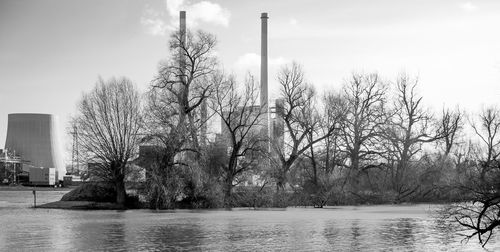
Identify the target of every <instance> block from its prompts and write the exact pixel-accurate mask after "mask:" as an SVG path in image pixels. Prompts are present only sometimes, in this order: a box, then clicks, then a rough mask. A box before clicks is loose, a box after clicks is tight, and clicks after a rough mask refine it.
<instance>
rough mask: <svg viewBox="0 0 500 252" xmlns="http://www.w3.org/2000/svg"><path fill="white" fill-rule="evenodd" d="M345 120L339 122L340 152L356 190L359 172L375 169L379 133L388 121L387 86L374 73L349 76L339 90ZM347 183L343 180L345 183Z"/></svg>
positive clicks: (379, 141)
mask: <svg viewBox="0 0 500 252" xmlns="http://www.w3.org/2000/svg"><path fill="white" fill-rule="evenodd" d="M343 92H344V98H345V100H346V102H347V105H346V118H345V120H343V121H342V125H341V129H342V138H343V139H342V140H343V148H342V149H343V152H344V153H345V155H347V156H348V158H349V161H350V162H349V163H348V164H345V166H346V167H347V168H349V174H348V176H347V178H348V179H351V186H352V187H353V190H354V191H356V190H357V187H358V183H359V176H360V172H362V171H365V170H367V169H370V168H375V167H379V166H380V165H381V164H376V162H377V161H378V160H379V159H380V155H382V154H384V151H383V148H381V144H380V143H381V139H382V137H381V136H382V131H383V129H384V126H385V124H386V123H387V120H388V118H389V117H388V115H387V111H386V109H385V105H386V95H385V93H386V92H387V86H386V85H385V84H384V83H383V82H382V81H381V80H380V77H379V76H378V75H377V74H352V76H351V79H350V80H349V81H348V82H347V83H346V84H345V85H344V87H343ZM346 181H347V180H346Z"/></svg>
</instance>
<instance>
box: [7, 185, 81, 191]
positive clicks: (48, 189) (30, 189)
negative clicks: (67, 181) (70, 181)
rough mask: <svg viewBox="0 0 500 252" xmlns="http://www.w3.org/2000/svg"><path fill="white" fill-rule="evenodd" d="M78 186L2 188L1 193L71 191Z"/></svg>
mask: <svg viewBox="0 0 500 252" xmlns="http://www.w3.org/2000/svg"><path fill="white" fill-rule="evenodd" d="M75 188H76V186H70V187H51V186H22V185H17V186H8V185H7V186H4V185H2V186H0V191H33V190H36V191H71V190H73V189H75Z"/></svg>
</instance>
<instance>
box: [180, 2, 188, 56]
mask: <svg viewBox="0 0 500 252" xmlns="http://www.w3.org/2000/svg"><path fill="white" fill-rule="evenodd" d="M179 25H180V26H179V32H180V36H181V43H182V44H183V45H184V44H185V43H186V11H180V15H179ZM181 52H182V49H181Z"/></svg>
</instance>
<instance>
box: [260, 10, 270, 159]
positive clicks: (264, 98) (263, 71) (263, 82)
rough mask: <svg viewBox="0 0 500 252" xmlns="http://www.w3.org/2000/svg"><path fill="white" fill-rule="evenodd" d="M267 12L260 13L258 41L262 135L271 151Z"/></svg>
mask: <svg viewBox="0 0 500 252" xmlns="http://www.w3.org/2000/svg"><path fill="white" fill-rule="evenodd" d="M268 18H269V17H268V16H267V12H264V13H261V15H260V21H261V43H260V106H262V107H263V109H264V111H265V114H264V116H265V118H264V120H265V121H264V132H263V133H264V136H267V149H268V151H271V142H269V140H270V139H271V137H270V133H271V130H270V120H269V119H270V118H269V97H268V91H269V89H268V86H267V19H268Z"/></svg>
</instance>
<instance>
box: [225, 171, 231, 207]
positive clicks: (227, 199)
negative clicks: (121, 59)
mask: <svg viewBox="0 0 500 252" xmlns="http://www.w3.org/2000/svg"><path fill="white" fill-rule="evenodd" d="M224 191H225V192H224V206H225V207H232V206H233V202H232V191H233V176H232V175H228V177H227V178H226V188H225V190H224Z"/></svg>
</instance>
